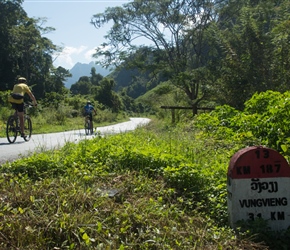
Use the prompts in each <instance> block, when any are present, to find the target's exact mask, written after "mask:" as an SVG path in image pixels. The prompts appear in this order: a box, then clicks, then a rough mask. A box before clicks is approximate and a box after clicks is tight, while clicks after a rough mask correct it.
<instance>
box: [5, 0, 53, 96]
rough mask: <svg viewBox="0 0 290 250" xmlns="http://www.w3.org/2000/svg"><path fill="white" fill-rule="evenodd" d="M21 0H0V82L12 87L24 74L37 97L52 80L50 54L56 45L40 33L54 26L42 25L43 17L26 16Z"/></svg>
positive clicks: (6, 87)
mask: <svg viewBox="0 0 290 250" xmlns="http://www.w3.org/2000/svg"><path fill="white" fill-rule="evenodd" d="M22 3H23V0H11V1H1V2H0V13H1V15H0V26H1V32H0V41H1V47H0V86H1V89H3V90H7V89H11V88H12V86H13V84H14V83H15V80H16V79H17V77H18V76H24V77H26V78H27V80H28V83H29V84H30V86H31V87H33V92H34V94H35V95H36V96H37V98H39V97H44V95H45V92H46V91H47V90H48V89H49V87H50V86H49V84H50V83H51V82H52V80H53V79H52V78H51V70H52V69H53V64H52V62H53V60H52V54H53V53H54V52H55V51H57V50H58V48H57V47H56V46H55V45H54V44H53V43H52V42H51V41H50V40H49V39H47V38H46V37H43V36H42V35H43V34H46V33H47V32H50V31H51V30H54V29H53V28H51V27H43V25H44V23H45V22H46V19H45V18H39V19H33V18H29V17H28V16H27V14H26V12H25V11H24V10H23V8H22V7H21V4H22ZM46 87H48V89H46Z"/></svg>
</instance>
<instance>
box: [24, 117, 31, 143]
mask: <svg viewBox="0 0 290 250" xmlns="http://www.w3.org/2000/svg"><path fill="white" fill-rule="evenodd" d="M24 134H25V135H26V136H25V137H24V140H25V141H29V140H30V138H31V134H32V122H31V119H30V117H29V116H25V117H24Z"/></svg>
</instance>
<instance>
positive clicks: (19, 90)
mask: <svg viewBox="0 0 290 250" xmlns="http://www.w3.org/2000/svg"><path fill="white" fill-rule="evenodd" d="M12 93H13V94H19V95H22V96H24V94H25V93H27V94H30V93H31V90H30V89H29V87H28V86H27V84H25V83H18V84H15V85H14V87H13V91H12ZM8 102H12V103H16V104H21V103H23V99H20V100H19V99H15V98H13V97H12V96H11V95H9V97H8Z"/></svg>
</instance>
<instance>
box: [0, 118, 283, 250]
mask: <svg viewBox="0 0 290 250" xmlns="http://www.w3.org/2000/svg"><path fill="white" fill-rule="evenodd" d="M241 146H242V145H240V144H238V143H236V142H234V141H232V142H224V141H217V140H214V139H212V138H211V139H209V138H205V137H201V136H200V134H199V132H198V131H195V130H192V128H189V127H186V128H184V127H171V126H166V125H165V124H163V123H160V122H159V121H156V120H153V122H152V123H151V124H150V125H149V126H146V127H145V128H139V129H137V130H136V131H134V132H130V133H125V134H118V135H115V136H106V137H97V138H95V139H93V140H84V141H81V142H80V143H79V144H74V143H67V144H66V145H65V146H64V147H63V148H62V149H59V150H55V151H51V152H42V153H40V154H35V155H31V156H30V157H29V158H26V159H20V160H17V161H15V162H13V163H7V164H3V165H2V167H1V174H0V183H1V186H0V190H1V191H0V194H1V195H0V201H1V203H0V204H1V206H0V242H1V243H0V249H9V248H12V249H17V248H18V249H208V250H211V249H283V247H284V249H286V248H285V247H287V246H288V245H287V239H288V240H289V237H288V238H287V237H285V236H284V237H283V238H282V236H281V237H280V238H279V236H277V238H276V242H275V241H274V240H273V239H274V238H273V236H272V235H270V234H269V232H265V234H268V235H267V236H268V240H269V242H265V243H263V244H262V243H259V242H261V241H262V240H265V239H264V238H262V237H261V235H259V233H256V234H255V235H253V234H251V233H250V232H248V233H247V232H244V233H235V232H234V231H233V230H232V229H231V228H230V227H229V226H228V224H227V207H226V171H227V166H228V161H229V159H230V157H231V156H232V154H233V152H235V151H236V150H237V149H238V148H239V147H241ZM271 237H272V238H271ZM266 240H267V239H266ZM275 247H276V248H275Z"/></svg>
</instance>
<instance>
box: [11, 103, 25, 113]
mask: <svg viewBox="0 0 290 250" xmlns="http://www.w3.org/2000/svg"><path fill="white" fill-rule="evenodd" d="M11 104H12V108H13V109H15V110H17V111H18V112H24V103H21V104H18V103H11Z"/></svg>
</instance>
